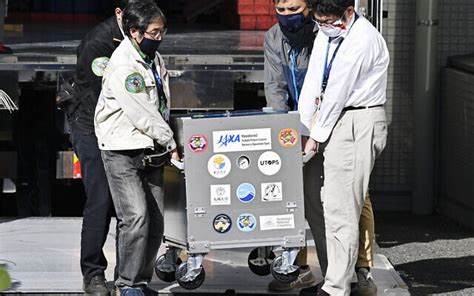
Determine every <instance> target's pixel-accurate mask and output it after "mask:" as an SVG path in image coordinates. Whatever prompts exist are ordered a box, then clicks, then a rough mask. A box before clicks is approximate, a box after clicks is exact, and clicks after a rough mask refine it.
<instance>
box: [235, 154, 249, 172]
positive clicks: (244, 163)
mask: <svg viewBox="0 0 474 296" xmlns="http://www.w3.org/2000/svg"><path fill="white" fill-rule="evenodd" d="M237 167H238V168H239V169H241V170H246V169H248V168H249V167H250V158H248V157H247V156H245V155H242V156H240V157H239V158H238V159H237Z"/></svg>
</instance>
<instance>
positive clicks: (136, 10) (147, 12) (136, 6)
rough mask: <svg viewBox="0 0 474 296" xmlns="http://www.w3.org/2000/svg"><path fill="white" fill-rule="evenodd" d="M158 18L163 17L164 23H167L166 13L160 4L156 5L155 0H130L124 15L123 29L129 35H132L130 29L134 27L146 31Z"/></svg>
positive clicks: (142, 31)
mask: <svg viewBox="0 0 474 296" xmlns="http://www.w3.org/2000/svg"><path fill="white" fill-rule="evenodd" d="M157 18H161V19H162V20H163V23H166V17H165V14H164V13H163V11H162V10H161V9H160V8H159V7H158V5H156V3H155V1H153V0H141V1H136V2H132V1H130V3H129V4H128V5H127V7H125V9H124V11H123V15H122V23H123V31H124V33H125V34H126V35H127V36H129V37H131V35H130V29H132V28H135V29H137V30H139V31H140V32H141V33H144V32H145V31H146V29H147V27H148V25H149V24H150V23H151V22H153V21H154V20H155V19H157Z"/></svg>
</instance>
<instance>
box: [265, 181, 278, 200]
mask: <svg viewBox="0 0 474 296" xmlns="http://www.w3.org/2000/svg"><path fill="white" fill-rule="evenodd" d="M282 200H283V188H282V183H281V182H273V183H262V201H263V202H270V201H282Z"/></svg>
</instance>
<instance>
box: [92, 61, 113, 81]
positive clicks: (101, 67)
mask: <svg viewBox="0 0 474 296" xmlns="http://www.w3.org/2000/svg"><path fill="white" fill-rule="evenodd" d="M109 60H110V59H109V58H108V57H99V58H96V59H95V60H93V61H92V64H91V69H92V72H93V73H94V74H95V75H96V76H98V77H102V76H104V73H105V69H106V68H107V65H108V64H109Z"/></svg>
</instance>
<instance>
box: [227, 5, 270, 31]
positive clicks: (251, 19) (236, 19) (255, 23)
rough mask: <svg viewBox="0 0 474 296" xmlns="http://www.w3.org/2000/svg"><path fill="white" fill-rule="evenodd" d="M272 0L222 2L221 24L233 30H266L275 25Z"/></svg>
mask: <svg viewBox="0 0 474 296" xmlns="http://www.w3.org/2000/svg"><path fill="white" fill-rule="evenodd" d="M273 5H274V4H273V1H272V0H224V11H223V15H222V16H223V22H224V23H225V24H227V25H229V26H231V27H232V28H234V29H240V30H268V29H269V28H270V27H272V26H273V25H274V24H276V23H277V19H276V15H275V14H276V12H275V9H274V7H273Z"/></svg>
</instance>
